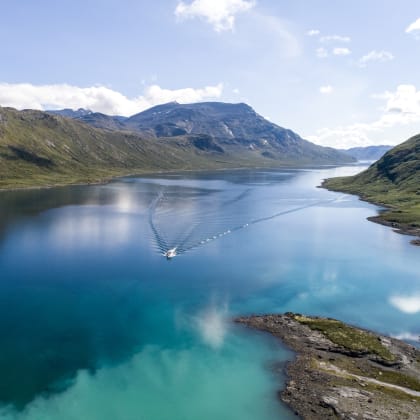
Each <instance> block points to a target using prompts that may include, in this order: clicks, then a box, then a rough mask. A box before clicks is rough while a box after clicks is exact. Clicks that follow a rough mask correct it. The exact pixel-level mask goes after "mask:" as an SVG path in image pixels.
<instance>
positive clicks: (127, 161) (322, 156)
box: [0, 105, 348, 188]
mask: <svg viewBox="0 0 420 420" xmlns="http://www.w3.org/2000/svg"><path fill="white" fill-rule="evenodd" d="M170 107H171V108H172V106H170ZM176 108H178V107H176ZM209 108H211V107H209ZM226 108H227V109H229V106H227V107H226ZM232 108H233V110H236V111H235V112H237V113H239V114H240V115H243V113H242V110H241V108H243V109H244V110H245V112H246V113H249V114H250V116H251V118H254V119H255V120H257V121H259V124H261V125H264V126H267V127H268V128H269V129H270V130H271V131H268V132H266V133H265V136H264V137H262V129H255V132H260V133H261V136H260V137H257V138H255V139H254V141H251V138H250V137H245V134H247V133H245V134H244V135H243V136H242V137H235V136H234V135H233V136H232V135H231V134H229V133H228V134H227V137H220V136H219V137H215V136H214V135H209V134H198V132H199V131H201V129H197V130H192V129H191V130H190V129H188V130H185V132H182V134H181V132H179V133H178V132H175V133H174V132H172V133H169V132H166V134H167V135H168V136H167V137H161V136H160V135H159V136H158V135H157V134H159V133H161V132H160V131H159V128H156V126H153V128H149V129H147V130H146V129H144V130H139V131H135V130H131V131H128V129H126V125H125V124H126V121H125V120H124V119H119V120H115V119H114V120H113V121H114V123H115V124H117V121H118V122H119V123H120V124H123V125H124V128H125V130H124V131H122V130H116V129H115V126H113V128H110V125H107V129H99V128H96V127H92V126H91V125H88V124H87V123H85V122H82V121H83V119H86V118H90V117H92V118H93V119H94V121H99V120H101V121H105V122H107V123H108V122H109V119H108V118H107V116H103V114H98V113H83V112H81V113H82V114H84V115H82V116H80V117H76V118H73V119H70V118H67V117H63V116H61V115H59V114H57V113H50V112H42V111H34V110H24V111H17V110H15V109H12V108H1V107H0V188H13V187H24V186H33V185H52V184H54V185H56V184H68V183H77V182H83V183H84V182H97V181H99V180H103V179H109V178H111V177H114V176H118V175H127V174H131V173H142V172H156V171H168V170H186V169H219V168H237V167H271V168H273V167H279V166H285V165H289V166H290V165H305V164H306V165H312V164H323V163H328V164H331V163H339V162H340V161H341V162H342V161H345V160H346V159H348V158H347V157H346V156H344V157H343V155H341V154H340V153H338V152H337V151H335V150H333V149H328V148H323V147H319V146H315V145H313V144H312V143H309V142H307V141H305V140H302V139H301V138H300V137H299V136H298V135H297V134H295V133H293V132H292V131H290V130H285V129H282V128H280V127H277V126H275V125H274V124H271V123H268V122H266V121H265V120H264V119H262V118H261V117H259V116H257V115H256V114H255V113H254V112H253V111H252V109H251V108H249V107H248V106H242V105H241V106H240V107H239V110H238V108H237V107H236V106H232ZM163 109H165V107H163ZM155 111H156V110H153V111H150V110H149V114H151V117H152V119H153V120H154V119H155V118H156V116H155V115H154V112H155ZM76 112H78V111H76ZM188 112H189V111H188ZM219 112H220V114H219V120H216V119H215V117H214V116H213V117H212V118H213V119H212V118H210V117H208V118H205V117H204V116H203V111H202V110H200V112H199V115H200V118H201V119H202V120H203V122H197V126H199V124H202V125H203V126H204V124H207V127H208V129H209V130H210V129H212V131H211V133H212V134H215V133H217V132H218V130H222V128H221V127H223V124H225V125H226V127H232V128H231V129H230V130H232V131H233V129H235V132H236V133H240V131H241V130H248V131H250V130H251V129H252V126H249V124H250V123H249V122H248V121H246V120H244V119H242V120H240V119H239V117H236V118H237V119H233V117H230V119H229V118H227V117H226V118H225V121H226V122H223V121H222V122H220V120H221V118H222V115H223V112H222V111H219ZM147 113H148V111H146V116H147ZM142 114H143V113H142ZM67 115H68V113H67ZM71 115H74V114H71ZM141 118H144V115H143V116H141V117H140V116H139V115H137V116H134V117H132V119H131V121H130V124H134V122H136V121H137V122H136V124H138V123H139V122H138V120H141ZM200 118H197V121H199V119H200ZM241 118H243V116H242V117H241ZM184 120H185V119H184ZM190 121H191V124H192V123H193V119H190ZM211 121H213V123H214V124H215V127H214V128H212V127H211ZM184 122H185V121H184ZM241 123H242V124H243V126H244V127H234V124H238V125H240V124H241ZM167 124H170V123H169V122H168V123H167ZM173 124H175V123H173ZM178 124H179V122H178ZM175 125H176V127H178V125H177V124H175ZM228 129H229V128H225V129H224V130H225V132H226V130H228ZM162 130H164V129H163V128H162ZM169 134H171V135H169ZM174 134H179V135H174ZM248 135H249V133H248Z"/></svg>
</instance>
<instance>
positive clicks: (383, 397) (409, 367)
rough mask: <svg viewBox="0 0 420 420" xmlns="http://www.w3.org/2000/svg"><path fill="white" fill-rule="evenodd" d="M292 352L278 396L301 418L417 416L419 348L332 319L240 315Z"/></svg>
mask: <svg viewBox="0 0 420 420" xmlns="http://www.w3.org/2000/svg"><path fill="white" fill-rule="evenodd" d="M234 321H235V322H236V323H239V324H242V325H245V326H246V327H248V328H251V329H255V330H259V331H264V332H267V333H270V334H271V335H273V336H274V337H277V338H279V339H280V340H281V341H282V342H283V343H284V344H285V345H286V346H287V347H289V348H290V349H292V350H293V351H294V352H295V353H296V357H295V359H294V360H293V361H290V362H288V364H287V367H286V374H287V382H286V387H285V388H284V389H282V390H279V391H278V396H279V398H280V399H281V400H282V401H283V402H284V403H286V404H287V405H288V406H289V407H290V408H291V409H292V410H293V411H294V413H295V414H296V415H297V416H299V417H300V418H302V419H308V420H324V419H335V418H342V419H348V420H350V419H354V420H358V419H366V420H368V419H370V420H395V419H396V418H401V419H408V420H416V419H418V418H420V350H419V349H416V348H415V347H413V346H411V345H409V344H407V343H405V342H403V341H401V340H397V339H394V338H390V337H386V336H383V335H380V334H376V333H373V332H371V331H368V330H364V329H361V328H357V327H352V326H349V325H347V324H344V323H342V322H340V321H337V320H333V319H330V318H321V317H309V316H303V315H300V314H293V313H290V312H289V313H286V314H283V315H261V316H249V317H239V318H236V319H235V320H234Z"/></svg>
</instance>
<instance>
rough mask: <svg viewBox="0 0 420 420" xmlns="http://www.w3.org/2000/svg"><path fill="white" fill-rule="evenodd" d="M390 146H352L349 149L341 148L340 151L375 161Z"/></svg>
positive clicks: (359, 158) (357, 157)
mask: <svg viewBox="0 0 420 420" xmlns="http://www.w3.org/2000/svg"><path fill="white" fill-rule="evenodd" d="M391 149H392V146H386V145H382V146H367V147H352V148H350V149H342V150H341V151H342V152H344V153H346V154H348V155H349V156H352V157H354V158H355V159H357V160H367V161H375V160H378V159H380V158H381V157H382V156H383V155H384V154H385V153H386V152H387V151H388V150H391Z"/></svg>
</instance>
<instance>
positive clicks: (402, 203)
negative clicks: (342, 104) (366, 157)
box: [323, 134, 420, 244]
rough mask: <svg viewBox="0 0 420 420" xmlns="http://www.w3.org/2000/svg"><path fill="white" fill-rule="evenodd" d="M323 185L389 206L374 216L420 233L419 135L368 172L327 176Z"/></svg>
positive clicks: (379, 220) (398, 147) (418, 234)
mask: <svg viewBox="0 0 420 420" xmlns="http://www.w3.org/2000/svg"><path fill="white" fill-rule="evenodd" d="M323 186H324V187H326V188H328V189H331V190H334V191H343V192H349V193H352V194H358V195H359V196H360V197H361V198H362V199H364V200H367V201H371V202H374V203H378V204H381V205H384V206H386V207H389V210H387V211H385V212H381V214H380V215H379V216H377V217H374V218H371V219H372V220H373V221H376V222H379V223H383V224H387V225H391V226H393V227H396V228H399V229H400V230H401V231H402V232H404V233H408V234H412V235H417V236H420V134H419V135H417V136H414V137H412V138H410V139H409V140H407V141H406V142H404V143H402V144H400V145H398V146H396V147H394V148H393V149H391V150H390V151H388V152H387V153H385V155H384V156H383V157H382V158H381V159H379V160H378V161H377V162H376V163H374V164H373V165H371V166H370V167H369V168H368V169H367V170H366V171H363V172H361V173H360V174H358V175H355V176H351V177H341V178H331V179H327V180H326V181H325V182H324V184H323ZM419 244H420V238H419Z"/></svg>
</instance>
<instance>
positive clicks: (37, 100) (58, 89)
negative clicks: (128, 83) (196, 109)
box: [0, 83, 223, 116]
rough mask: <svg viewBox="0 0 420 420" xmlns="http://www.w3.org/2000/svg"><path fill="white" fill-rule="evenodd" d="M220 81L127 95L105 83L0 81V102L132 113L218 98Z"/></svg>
mask: <svg viewBox="0 0 420 420" xmlns="http://www.w3.org/2000/svg"><path fill="white" fill-rule="evenodd" d="M222 92H223V84H221V83H219V84H218V85H215V86H206V87H203V88H198V89H194V88H184V89H174V90H171V89H164V88H161V87H160V86H158V85H152V86H149V87H147V88H146V89H145V91H144V94H143V95H141V96H138V97H135V98H128V97H127V96H125V95H123V94H122V93H120V92H117V91H115V90H112V89H110V88H108V87H105V86H93V87H87V88H82V87H78V86H71V85H67V84H58V85H32V84H29V83H17V84H9V83H0V105H1V106H10V107H14V108H17V109H23V108H32V109H41V110H45V109H57V108H73V109H77V108H87V109H90V110H92V111H96V112H103V113H105V114H110V115H126V116H129V115H133V114H135V113H138V112H141V111H143V110H145V109H147V108H150V107H151V106H154V105H158V104H162V103H165V102H171V101H178V102H180V103H189V102H199V101H203V100H208V99H217V98H220V96H221V95H222Z"/></svg>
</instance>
